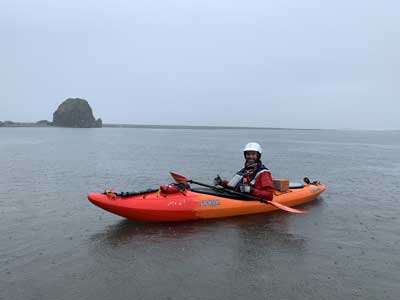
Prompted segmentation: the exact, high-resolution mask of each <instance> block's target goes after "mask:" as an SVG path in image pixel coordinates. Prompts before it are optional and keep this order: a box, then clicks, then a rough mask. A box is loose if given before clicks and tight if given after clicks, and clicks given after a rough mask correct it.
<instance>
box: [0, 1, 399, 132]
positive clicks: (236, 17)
mask: <svg viewBox="0 0 400 300" xmlns="http://www.w3.org/2000/svg"><path fill="white" fill-rule="evenodd" d="M399 12H400V2H399V1H378V0H377V1H368V0H364V1H348V0H347V1H342V0H335V1H329V2H328V1H313V0H303V1H294V0H293V1H279V0H274V1H265V0H263V1H234V0H231V1H226V0H218V1H207V0H201V1H200V0H199V1H197V0H193V1H190V0H179V1H170V0H154V1H134V0H103V1H102V0H90V1H83V0H79V1H78V0H68V1H65V0H59V1H51V0H47V1H44V0H35V1H33V0H2V1H0V37H1V41H0V120H13V121H37V120H41V119H48V120H52V113H53V112H54V110H55V109H57V107H58V105H59V104H60V103H61V102H62V101H63V100H64V99H66V98H68V97H81V98H85V99H87V100H88V101H89V103H90V105H91V106H92V108H93V110H94V113H95V117H101V118H102V119H103V122H105V123H143V124H187V125H228V126H230V125H233V126H235V125H237V126H266V127H296V128H357V129H400V117H399V111H400V109H399V108H400V84H399V79H400V17H399Z"/></svg>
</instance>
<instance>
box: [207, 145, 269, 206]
mask: <svg viewBox="0 0 400 300" xmlns="http://www.w3.org/2000/svg"><path fill="white" fill-rule="evenodd" d="M243 154H244V158H245V164H244V168H243V169H241V170H240V171H238V172H237V173H236V174H235V176H233V178H232V179H231V180H230V181H228V180H222V179H221V177H219V175H218V176H217V177H216V178H214V184H215V185H216V186H217V185H220V186H223V187H225V188H229V189H232V190H235V191H237V192H241V193H246V194H249V195H252V196H255V197H260V198H263V199H265V200H272V198H273V195H274V194H273V190H274V185H273V182H272V176H271V173H270V171H269V170H268V168H267V167H265V166H264V165H263V163H262V162H261V154H262V149H261V146H260V145H259V144H258V143H248V144H247V145H246V146H245V147H244V149H243Z"/></svg>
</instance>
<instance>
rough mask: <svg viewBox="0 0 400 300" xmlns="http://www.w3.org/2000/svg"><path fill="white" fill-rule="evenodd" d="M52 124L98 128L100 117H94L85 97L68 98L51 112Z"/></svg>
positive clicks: (100, 122)
mask: <svg viewBox="0 0 400 300" xmlns="http://www.w3.org/2000/svg"><path fill="white" fill-rule="evenodd" d="M53 126H59V127H74V128H100V127H102V121H101V119H100V118H99V119H97V120H96V119H95V118H94V116H93V111H92V108H91V107H90V105H89V103H88V102H87V101H86V100H85V99H80V98H68V99H67V100H65V101H64V102H63V103H61V104H60V106H59V107H58V108H57V110H56V111H55V112H54V113H53Z"/></svg>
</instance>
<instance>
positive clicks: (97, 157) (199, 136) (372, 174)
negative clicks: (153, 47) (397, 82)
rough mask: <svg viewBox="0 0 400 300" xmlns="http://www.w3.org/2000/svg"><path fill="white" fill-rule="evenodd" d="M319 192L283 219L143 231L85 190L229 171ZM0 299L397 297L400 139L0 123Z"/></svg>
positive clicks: (399, 135)
mask: <svg viewBox="0 0 400 300" xmlns="http://www.w3.org/2000/svg"><path fill="white" fill-rule="evenodd" d="M249 141H258V142H259V143H260V144H261V145H262V146H263V148H264V153H263V162H264V163H265V164H266V165H267V166H268V167H269V168H270V169H271V170H272V173H273V175H274V176H275V177H283V178H288V179H291V180H293V181H297V182H299V181H301V179H302V178H303V177H304V176H308V177H310V178H311V179H312V180H314V179H318V180H320V181H321V182H323V183H325V184H326V185H327V186H328V189H327V191H326V192H325V193H324V194H322V196H321V197H320V198H319V199H318V200H317V201H315V202H313V203H310V204H308V205H305V206H303V208H304V209H306V210H308V214H306V215H292V214H289V213H286V212H276V213H269V214H259V215H252V216H243V217H234V218H227V219H220V220H208V221H196V222H184V223H165V224H162V223H155V224H154V223H153V224H152V223H150V224H149V223H140V222H136V221H131V220H126V219H123V218H120V217H118V216H115V215H112V214H110V213H108V212H105V211H103V210H101V209H99V208H98V207H95V206H93V205H92V204H91V203H90V202H88V201H87V199H86V195H87V194H88V193H89V192H99V191H103V190H104V189H105V188H114V189H115V190H117V191H132V190H142V189H147V188H155V187H157V186H159V185H160V184H164V183H170V182H172V179H171V178H170V177H169V175H168V172H169V171H171V170H175V171H177V172H178V173H181V174H183V175H185V176H187V177H190V178H192V179H195V180H197V181H201V182H205V183H211V182H212V179H213V178H214V177H215V175H216V174H217V173H218V174H220V175H221V176H222V177H224V178H227V177H230V176H232V174H233V173H234V172H236V171H237V170H238V169H240V168H241V166H242V163H243V154H242V152H241V149H242V147H243V146H244V144H245V143H247V142H249ZM0 170H1V171H2V172H1V177H0V178H1V179H0V191H1V192H0V278H1V280H0V299H30V300H31V299H32V300H33V299H96V300H98V299H113V300H114V299H124V300H125V299H149V300H150V299H151V300H153V299H199V300H200V299H201V300H203V299H227V300H228V299H229V300H230V299H318V300H321V299H363V300H365V299H374V300H375V299H393V300H394V299H396V300H397V299H399V298H400V286H399V282H400V256H399V253H400V252H399V249H400V221H399V218H398V216H399V214H400V203H399V199H400V180H399V178H400V176H399V175H400V132H396V131H392V132H391V131H387V132H379V131H335V130H332V131H330V130H187V129H186V130H173V129H132V128H130V129H121V128H103V129H66V128H64V129H63V128H0Z"/></svg>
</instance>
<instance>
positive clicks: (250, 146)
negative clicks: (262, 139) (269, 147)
mask: <svg viewBox="0 0 400 300" xmlns="http://www.w3.org/2000/svg"><path fill="white" fill-rule="evenodd" d="M246 151H257V152H258V153H260V154H261V153H262V149H261V146H260V145H259V144H258V143H248V144H247V145H246V146H245V147H244V149H243V152H246Z"/></svg>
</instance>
